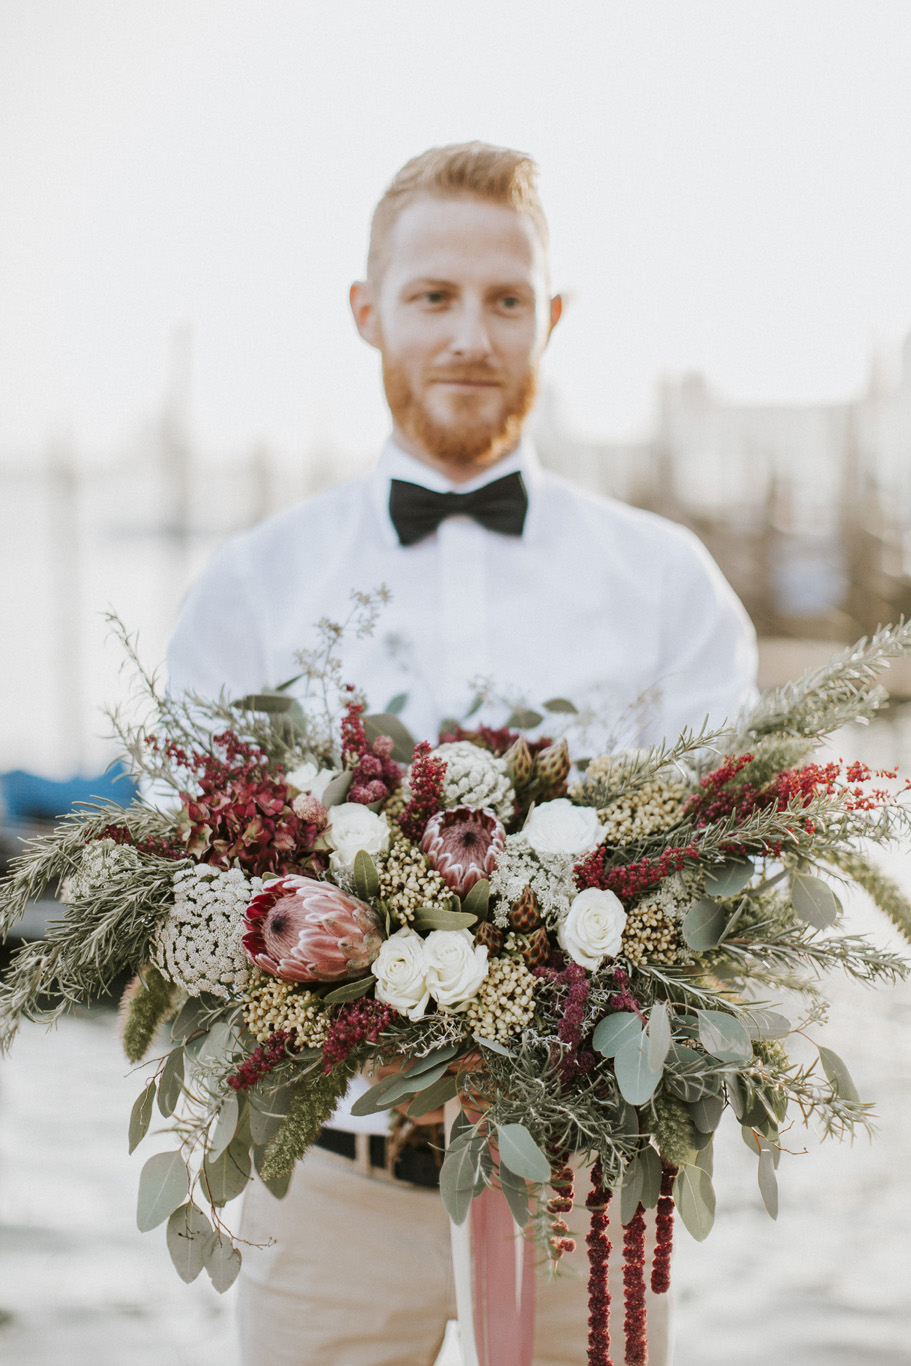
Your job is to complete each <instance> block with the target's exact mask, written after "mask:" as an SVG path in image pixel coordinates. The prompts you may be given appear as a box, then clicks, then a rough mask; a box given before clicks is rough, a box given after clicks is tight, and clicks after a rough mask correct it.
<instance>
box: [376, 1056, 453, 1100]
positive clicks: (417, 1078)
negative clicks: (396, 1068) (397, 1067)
mask: <svg viewBox="0 0 911 1366" xmlns="http://www.w3.org/2000/svg"><path fill="white" fill-rule="evenodd" d="M449 1066H450V1064H449V1063H448V1062H447V1061H445V1060H444V1061H443V1062H438V1063H436V1065H435V1066H433V1067H428V1068H424V1069H422V1070H417V1069H409V1070H408V1071H407V1072H396V1074H395V1077H394V1078H393V1080H394V1083H395V1084H394V1085H392V1086H390V1087H389V1089H388V1090H387V1091H386V1092H384V1095H383V1101H384V1104H383V1109H385V1110H388V1109H389V1107H390V1106H391V1105H398V1104H399V1103H400V1102H401V1101H403V1100H405V1099H406V1098H410V1097H411V1096H415V1095H417V1093H418V1092H419V1091H424V1090H426V1089H427V1087H429V1086H434V1085H435V1084H436V1083H437V1082H438V1081H440V1080H441V1078H442V1077H444V1076H446V1074H447V1073H449ZM449 1075H452V1074H451V1073H449ZM452 1094H453V1095H455V1092H453V1093H452Z"/></svg>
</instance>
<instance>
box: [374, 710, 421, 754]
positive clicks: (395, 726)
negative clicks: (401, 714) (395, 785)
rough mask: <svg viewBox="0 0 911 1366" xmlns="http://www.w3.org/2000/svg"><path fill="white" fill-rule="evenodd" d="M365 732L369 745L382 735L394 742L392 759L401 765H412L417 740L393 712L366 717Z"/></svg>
mask: <svg viewBox="0 0 911 1366" xmlns="http://www.w3.org/2000/svg"><path fill="white" fill-rule="evenodd" d="M364 732H365V734H366V736H367V742H368V744H371V745H372V744H373V742H374V740H378V739H379V738H380V736H381V735H388V736H389V739H390V740H391V741H392V757H393V759H395V760H396V761H397V762H398V763H400V764H410V763H411V760H412V757H413V755H414V746H415V739H414V736H413V735H412V734H411V732H410V731H409V730H408V728H407V727H406V726H403V725H402V723H401V721H400V720H399V718H398V717H397V716H395V715H393V713H392V712H388V711H386V712H378V713H374V714H373V715H372V716H365V717H364Z"/></svg>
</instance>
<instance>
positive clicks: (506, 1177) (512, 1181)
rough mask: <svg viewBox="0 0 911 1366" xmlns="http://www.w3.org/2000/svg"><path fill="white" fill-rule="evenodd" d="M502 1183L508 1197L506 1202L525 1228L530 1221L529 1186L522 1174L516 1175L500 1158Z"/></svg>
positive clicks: (517, 1220) (518, 1221)
mask: <svg viewBox="0 0 911 1366" xmlns="http://www.w3.org/2000/svg"><path fill="white" fill-rule="evenodd" d="M500 1185H501V1186H502V1188H503V1194H504V1195H505V1197H506V1203H507V1205H508V1206H509V1211H510V1213H511V1214H512V1217H513V1219H514V1220H515V1222H516V1223H517V1224H518V1225H519V1228H524V1227H525V1225H526V1224H527V1223H528V1187H527V1185H526V1184H525V1181H524V1180H523V1178H522V1177H521V1176H516V1174H515V1172H514V1171H510V1169H509V1167H507V1165H506V1163H505V1162H504V1161H503V1160H502V1159H501V1160H500Z"/></svg>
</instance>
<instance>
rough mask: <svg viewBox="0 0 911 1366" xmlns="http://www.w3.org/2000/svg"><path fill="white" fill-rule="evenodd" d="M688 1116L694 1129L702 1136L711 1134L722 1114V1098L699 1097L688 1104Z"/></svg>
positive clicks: (719, 1121) (711, 1096)
mask: <svg viewBox="0 0 911 1366" xmlns="http://www.w3.org/2000/svg"><path fill="white" fill-rule="evenodd" d="M690 1114H691V1116H692V1118H693V1123H694V1124H695V1126H696V1128H697V1129H698V1130H699V1131H700V1132H701V1133H703V1134H713V1133H714V1132H715V1130H716V1129H717V1128H718V1125H719V1124H720V1123H721V1116H722V1115H723V1114H724V1097H723V1096H715V1095H708V1096H700V1098H699V1099H698V1100H694V1101H693V1102H692V1103H691V1104H690Z"/></svg>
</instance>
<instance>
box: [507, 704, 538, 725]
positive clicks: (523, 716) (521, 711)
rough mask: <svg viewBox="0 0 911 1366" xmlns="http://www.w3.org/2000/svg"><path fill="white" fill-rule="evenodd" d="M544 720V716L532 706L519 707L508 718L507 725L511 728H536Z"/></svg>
mask: <svg viewBox="0 0 911 1366" xmlns="http://www.w3.org/2000/svg"><path fill="white" fill-rule="evenodd" d="M543 720H544V717H543V716H542V715H541V713H540V712H539V711H532V709H531V708H530V707H518V708H517V709H516V710H515V711H514V712H513V713H512V715H511V716H508V717H507V718H506V725H507V727H508V729H509V730H534V728H535V726H540V724H541V722H542V721H543Z"/></svg>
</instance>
